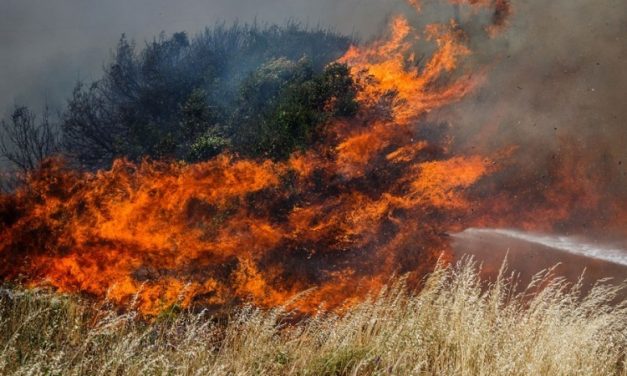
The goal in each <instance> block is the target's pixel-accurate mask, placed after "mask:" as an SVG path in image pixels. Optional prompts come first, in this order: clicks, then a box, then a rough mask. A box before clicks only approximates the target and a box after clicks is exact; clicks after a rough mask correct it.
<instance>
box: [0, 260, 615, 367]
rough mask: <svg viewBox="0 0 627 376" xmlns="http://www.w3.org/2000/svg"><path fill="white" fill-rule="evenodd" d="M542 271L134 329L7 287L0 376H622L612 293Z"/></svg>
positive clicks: (463, 268)
mask: <svg viewBox="0 0 627 376" xmlns="http://www.w3.org/2000/svg"><path fill="white" fill-rule="evenodd" d="M547 273H548V272H547ZM547 273H545V274H543V275H539V276H538V277H537V278H536V280H535V281H534V282H532V284H531V285H530V286H529V287H527V288H526V289H521V288H519V287H516V286H515V283H514V282H513V280H512V279H510V278H505V277H503V278H501V279H500V280H498V281H497V282H495V283H493V284H491V285H489V286H485V285H484V284H482V282H481V280H480V278H479V276H478V268H477V265H476V264H475V263H473V262H472V261H469V260H466V261H465V262H462V263H460V264H458V265H456V266H453V267H440V268H438V269H437V270H436V271H435V272H433V274H432V275H430V276H429V277H428V278H427V279H426V281H425V287H424V288H423V289H422V290H421V291H419V292H416V293H409V292H407V289H405V288H403V284H402V281H400V282H398V283H396V284H394V285H393V286H391V287H390V288H388V289H387V290H386V291H385V292H383V293H382V294H380V295H379V296H377V297H374V298H373V299H371V300H370V301H367V302H364V303H362V304H360V305H359V306H356V307H353V308H351V309H350V310H348V311H347V312H346V313H344V314H342V315H334V314H321V315H319V316H318V317H312V318H308V319H302V320H298V321H295V320H293V318H291V317H290V315H289V314H286V313H285V312H281V311H280V310H274V311H261V310H256V309H254V308H250V307H249V308H242V309H240V310H238V311H234V312H233V313H232V315H230V316H229V317H227V318H225V317H223V318H220V319H216V318H213V317H211V316H210V315H209V314H208V313H206V312H205V313H203V312H201V313H198V312H191V311H190V312H188V311H185V310H182V311H179V310H175V309H173V310H171V311H168V312H165V313H164V314H162V315H161V316H159V317H158V318H155V319H152V320H145V319H141V318H140V317H138V315H137V314H135V313H132V312H130V313H129V312H127V313H124V314H121V313H116V312H114V310H112V309H110V308H107V305H106V303H98V304H97V307H94V304H93V302H90V301H89V300H86V299H81V298H77V297H70V296H60V295H58V294H55V293H52V292H49V291H45V290H27V289H23V288H19V287H15V286H6V285H5V286H4V287H3V289H2V292H1V293H0V374H2V375H136V374H147V375H179V374H180V375H213V374H215V375H286V374H288V375H289V374H297V375H370V374H376V375H627V364H626V354H627V353H626V351H627V302H624V301H623V302H622V303H618V304H617V303H616V297H617V296H618V294H619V289H620V287H616V286H612V285H607V284H599V285H598V286H597V287H595V288H594V289H592V291H591V292H590V293H587V294H583V293H581V286H568V285H567V284H566V283H564V282H563V281H559V280H553V281H552V282H549V281H548V280H547V279H546V278H545V277H546V275H547ZM539 286H542V288H539ZM623 287H624V286H623Z"/></svg>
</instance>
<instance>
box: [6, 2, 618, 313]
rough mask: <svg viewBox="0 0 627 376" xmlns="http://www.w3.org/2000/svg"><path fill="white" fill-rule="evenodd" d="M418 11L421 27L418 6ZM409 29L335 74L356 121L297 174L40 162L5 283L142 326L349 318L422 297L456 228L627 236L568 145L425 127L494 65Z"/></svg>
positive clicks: (493, 17) (461, 45)
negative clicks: (542, 146) (382, 292)
mask: <svg viewBox="0 0 627 376" xmlns="http://www.w3.org/2000/svg"><path fill="white" fill-rule="evenodd" d="M409 3H410V5H411V6H412V8H413V9H414V10H415V12H416V13H417V15H412V17H418V18H419V17H420V12H421V8H424V7H425V6H426V5H424V4H422V5H421V4H420V3H419V2H417V1H415V0H412V1H409ZM448 6H450V7H463V8H464V9H466V10H467V12H466V13H467V15H466V16H467V17H474V16H476V17H479V16H480V15H481V16H485V14H488V15H489V17H483V18H481V19H482V20H486V19H487V20H488V21H487V23H486V24H485V25H482V30H483V33H484V34H485V37H486V39H488V40H489V39H495V40H497V39H498V38H499V37H500V35H501V33H502V32H504V30H505V29H506V27H507V24H508V17H509V16H510V15H511V14H512V12H515V9H511V7H510V4H509V2H507V1H504V0H485V1H484V0H482V1H471V0H465V1H463V0H455V1H453V0H451V1H450V4H448ZM410 19H411V17H409V16H404V15H398V16H396V17H394V18H393V19H392V20H391V22H390V28H389V31H388V32H387V34H386V35H385V36H384V37H382V38H380V39H379V40H376V41H373V42H371V43H368V44H365V45H354V46H352V47H350V49H349V50H348V51H347V52H346V53H345V55H344V56H343V57H341V58H340V59H339V60H338V61H337V63H340V64H346V65H347V66H348V67H349V68H350V72H351V75H352V77H353V79H354V80H355V83H356V86H357V88H358V92H357V101H358V104H359V110H358V113H357V114H356V115H355V116H354V117H352V118H349V119H341V120H338V119H335V120H332V121H330V122H329V123H328V124H325V128H324V137H322V138H321V139H320V140H319V141H317V142H316V144H315V145H314V146H313V147H311V148H308V149H304V150H297V151H295V152H293V153H292V154H291V155H290V156H289V158H287V159H284V160H273V159H267V160H264V159H263V158H256V159H255V158H246V157H241V156H239V155H237V154H235V153H231V152H224V153H222V154H220V155H218V156H217V157H214V158H213V159H210V160H207V161H203V162H198V163H184V162H177V161H172V160H155V159H146V160H144V161H143V162H139V163H134V162H130V161H128V160H126V159H118V160H116V161H115V162H114V163H113V165H112V167H111V168H109V169H104V170H99V171H95V172H86V171H83V170H80V169H77V168H74V167H73V166H72V165H71V164H68V163H66V162H65V161H64V160H63V159H61V158H51V159H48V160H46V161H45V162H44V163H43V164H42V165H41V166H40V167H39V168H38V169H36V170H34V171H32V172H30V173H29V174H28V176H27V177H26V182H25V184H23V185H22V186H20V187H18V188H17V189H16V190H14V191H13V192H10V193H6V194H4V195H2V196H0V260H1V262H0V277H1V278H2V279H3V280H5V281H19V282H21V283H24V284H26V285H28V286H51V287H53V288H54V289H56V290H58V291H61V292H72V293H81V294H84V295H87V296H91V297H94V298H97V299H107V300H109V301H111V302H113V303H115V304H116V305H118V306H120V307H123V306H128V305H130V304H134V305H135V306H136V307H137V308H138V309H139V310H140V311H141V312H142V313H144V314H146V315H155V314H158V313H159V312H161V311H163V310H164V309H167V308H169V307H172V306H173V305H175V304H178V305H180V306H183V307H209V308H213V309H216V310H219V309H222V308H224V307H230V306H234V305H240V304H244V303H250V304H253V305H255V306H258V307H264V308H270V307H278V306H286V307H289V308H290V309H293V310H296V311H298V312H302V313H315V312H317V311H318V310H320V309H324V310H341V309H344V308H346V307H349V306H351V305H353V304H355V303H356V302H359V301H361V300H363V299H364V298H365V297H366V296H368V295H369V294H371V293H373V292H376V291H378V290H379V289H381V288H382V287H383V286H384V285H385V284H386V283H388V282H389V279H390V277H391V276H393V275H408V277H407V278H408V283H409V284H410V285H411V286H417V287H418V286H419V285H420V281H421V280H422V278H423V277H424V276H425V275H426V273H428V272H430V271H432V270H433V268H434V266H435V265H436V263H437V262H438V260H439V261H441V262H445V263H446V262H451V261H452V260H453V253H452V250H451V238H450V236H449V235H448V234H451V233H455V232H459V231H463V230H464V229H469V228H490V227H494V228H517V229H520V230H534V231H540V232H552V231H557V230H560V231H564V230H569V229H573V230H581V229H582V228H583V227H584V226H585V228H586V229H587V230H590V229H592V230H593V229H599V228H612V229H615V230H616V231H618V232H620V231H622V230H621V229H623V230H624V229H625V228H627V214H626V213H627V210H625V209H626V205H625V203H624V202H621V201H619V200H613V199H612V198H611V197H612V196H611V195H608V194H607V192H606V191H605V189H606V187H607V186H608V185H607V184H605V182H604V180H603V179H604V178H603V177H602V176H598V175H600V172H599V171H596V170H595V169H594V168H593V167H592V166H593V165H592V164H591V163H588V162H589V161H588V160H587V159H586V158H587V157H586V156H584V155H582V154H581V153H578V150H577V149H576V147H575V146H572V145H570V144H569V140H568V139H564V140H562V141H561V142H562V143H563V146H562V151H563V153H561V154H560V156H559V157H557V158H549V159H548V160H545V161H543V164H542V165H540V166H539V165H538V164H537V163H527V162H525V161H527V159H525V158H521V157H520V156H521V155H526V153H528V151H527V150H525V149H524V147H523V146H520V145H516V144H504V145H500V147H499V148H498V150H496V151H491V152H480V151H472V149H470V148H467V147H460V146H459V144H460V142H459V140H457V139H456V138H455V135H454V132H452V131H451V125H450V124H448V123H447V122H445V121H442V122H438V121H436V120H437V119H435V120H434V116H429V114H433V113H435V112H437V111H438V110H441V109H444V108H447V107H450V106H455V104H456V103H457V102H459V101H460V100H463V99H464V98H465V97H466V96H468V95H469V94H470V93H472V92H474V91H475V90H477V89H478V88H480V87H481V86H482V85H483V84H484V83H485V82H487V81H489V80H490V66H489V65H485V66H477V65H476V64H466V63H465V62H466V60H467V59H468V58H469V57H470V56H472V54H473V51H472V50H471V47H470V46H471V45H473V44H472V43H471V36H470V35H469V34H467V33H466V32H465V30H464V27H463V22H460V20H459V19H456V18H453V19H451V20H449V21H447V22H444V23H432V24H428V25H427V26H426V27H420V28H418V27H415V26H413V24H412V22H411V21H410ZM425 45H426V46H430V48H429V49H428V51H430V52H429V53H428V54H426V55H425V54H423V53H422V51H420V50H419V48H418V47H417V46H425ZM496 64H498V62H497V63H496ZM486 129H487V128H486ZM482 137H490V135H489V134H483V135H482ZM469 150H470V151H469ZM476 150H479V149H476ZM539 176H542V179H540V178H539ZM536 183H537V184H536ZM600 211H603V213H606V215H604V216H598V215H596V214H598V213H599V212H600Z"/></svg>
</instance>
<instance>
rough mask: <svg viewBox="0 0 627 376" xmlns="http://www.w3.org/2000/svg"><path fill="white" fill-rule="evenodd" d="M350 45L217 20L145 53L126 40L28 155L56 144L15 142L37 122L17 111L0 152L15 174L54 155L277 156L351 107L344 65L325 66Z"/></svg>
mask: <svg viewBox="0 0 627 376" xmlns="http://www.w3.org/2000/svg"><path fill="white" fill-rule="evenodd" d="M350 43H351V40H350V39H349V38H347V37H344V36H340V35H337V34H334V33H332V32H330V31H325V30H308V29H303V28H301V27H300V26H299V25H297V24H294V23H289V24H287V25H286V26H284V27H278V26H271V27H270V26H267V27H261V26H258V25H256V24H255V25H243V26H242V25H238V24H235V25H233V26H231V27H226V26H224V25H217V26H215V27H213V28H208V29H206V30H205V32H204V33H202V34H200V35H197V36H196V37H194V38H191V39H190V38H188V36H187V35H186V34H185V33H176V34H173V35H172V36H171V37H166V36H165V35H163V34H162V35H160V36H159V38H156V39H154V40H153V41H152V42H150V43H146V45H145V47H144V48H143V49H142V50H138V49H137V48H136V46H135V44H134V43H132V42H129V41H128V40H127V39H126V37H125V36H122V38H121V39H120V41H119V43H118V45H117V48H116V49H115V51H114V54H113V57H112V61H111V63H110V64H108V65H107V66H106V67H105V70H104V74H103V77H102V78H101V79H100V80H98V81H96V82H93V83H91V84H85V83H78V84H77V86H76V89H75V90H74V93H73V95H72V97H71V98H70V99H69V101H68V104H67V108H66V109H64V110H63V111H62V112H61V114H60V119H59V121H58V124H55V126H54V127H52V128H54V129H56V130H58V131H60V133H61V134H60V137H57V138H54V141H55V143H54V145H53V146H54V147H52V146H49V145H47V144H46V145H44V146H45V147H38V148H37V150H33V148H32V147H31V146H32V145H31V144H32V143H33V142H39V141H42V140H43V141H45V142H48V141H49V140H52V136H48V135H43V134H39V133H37V134H35V133H34V132H35V131H31V132H29V133H28V135H27V137H29V138H32V139H33V141H27V142H25V141H24V140H22V139H17V140H16V139H15V137H14V136H13V135H14V134H16V133H18V134H20V135H22V133H23V132H22V131H23V130H24V129H25V126H24V125H25V124H30V123H33V122H34V115H33V114H32V112H31V111H30V110H28V109H27V108H24V107H19V108H16V110H15V112H14V113H13V115H12V116H11V120H9V121H5V122H4V123H3V124H2V125H3V127H2V128H3V130H4V134H6V135H8V136H3V137H2V138H1V139H0V141H1V142H0V156H2V157H4V159H6V160H8V161H9V162H11V163H12V164H14V165H16V166H17V167H19V169H20V170H25V169H31V168H32V167H33V166H32V165H33V163H34V164H35V165H36V164H38V163H37V162H39V161H40V160H41V159H42V158H43V157H46V156H49V155H50V154H52V153H56V152H62V153H63V154H64V155H65V156H66V157H67V158H71V159H73V160H74V161H76V162H77V164H78V165H79V166H81V167H83V168H87V169H99V168H107V167H109V166H110V164H111V162H112V161H113V160H114V159H116V158H122V157H123V158H127V159H130V160H133V161H137V160H140V159H143V158H146V157H148V158H155V159H156V158H159V159H162V158H170V159H177V160H186V161H192V162H194V161H200V160H206V159H209V158H212V157H213V156H215V155H217V154H219V153H220V152H222V151H224V150H227V149H228V150H230V151H231V152H234V153H238V154H240V155H243V156H246V157H253V158H257V157H261V158H267V157H269V158H274V159H279V158H283V157H285V156H287V155H289V154H290V153H291V152H292V151H293V150H295V149H297V148H303V147H307V146H310V145H311V144H312V143H313V142H315V141H316V140H317V137H318V136H319V134H320V127H321V125H323V124H324V123H325V122H327V121H328V120H329V119H331V118H333V117H342V116H352V115H353V114H354V113H355V110H356V101H355V87H354V83H353V80H352V78H351V76H350V72H349V70H348V68H347V67H346V66H345V65H339V64H331V63H332V62H333V61H335V60H336V59H337V58H338V57H340V56H341V55H342V54H343V53H344V52H345V51H346V49H347V48H348V46H349V44H350ZM33 124H34V123H33ZM44 124H46V125H49V124H50V122H49V121H48V117H47V116H46V117H45V118H44ZM28 127H29V128H28V129H30V130H37V131H36V132H39V130H38V129H42V130H48V129H51V127H49V126H46V127H35V126H33V125H28ZM31 133H32V134H31ZM44 136H45V139H44ZM38 146H39V145H38Z"/></svg>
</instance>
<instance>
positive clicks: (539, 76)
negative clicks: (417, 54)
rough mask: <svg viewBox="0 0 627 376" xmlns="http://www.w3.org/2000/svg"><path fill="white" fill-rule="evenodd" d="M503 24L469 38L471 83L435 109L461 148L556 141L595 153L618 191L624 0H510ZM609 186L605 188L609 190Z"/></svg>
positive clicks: (622, 170)
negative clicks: (472, 87)
mask: <svg viewBox="0 0 627 376" xmlns="http://www.w3.org/2000/svg"><path fill="white" fill-rule="evenodd" d="M512 7H513V14H512V16H511V17H510V18H509V20H508V23H509V25H508V26H509V27H508V28H507V29H506V30H505V32H504V34H502V35H500V36H498V37H496V38H495V39H493V40H490V41H486V40H485V38H484V37H482V36H481V35H479V34H477V35H471V38H473V43H474V44H475V46H473V48H472V49H473V51H474V52H475V55H474V56H473V57H472V58H471V60H472V62H473V63H477V64H480V65H485V64H487V65H488V72H487V75H488V79H487V80H486V82H485V84H484V85H483V87H482V88H481V89H480V90H477V91H476V92H475V93H473V95H472V96H470V97H467V98H466V99H465V100H464V101H462V103H457V104H455V105H453V106H451V107H449V108H448V109H446V111H444V112H446V113H445V114H443V113H438V114H434V116H435V117H441V116H444V117H446V118H447V119H449V120H450V121H451V123H452V124H453V125H454V127H455V130H456V133H457V139H458V141H459V143H460V144H461V145H462V146H463V147H465V148H469V149H471V148H474V149H482V148H483V149H489V150H495V149H498V148H502V147H503V146H505V145H508V144H516V145H519V146H520V148H521V149H522V150H521V154H525V155H526V157H528V159H529V161H530V162H532V161H533V160H534V159H535V160H536V161H539V160H540V158H539V157H540V155H541V156H542V157H546V156H553V157H558V158H559V157H560V155H563V154H564V153H566V152H570V151H571V150H565V149H564V144H565V143H568V144H569V145H571V147H574V148H575V153H576V154H579V155H581V154H586V155H588V156H589V157H590V159H596V162H594V163H596V166H595V167H597V168H599V169H603V170H604V171H606V172H607V174H612V175H613V176H614V177H615V179H617V180H618V181H619V182H621V183H620V184H619V183H615V185H616V186H620V188H616V189H618V190H622V191H619V192H614V193H619V194H620V195H621V196H622V197H625V194H627V189H625V188H624V187H625V185H624V183H627V169H626V166H627V148H625V145H626V144H627V127H625V126H624V125H625V121H626V120H627V107H626V106H625V93H627V74H625V67H626V66H625V62H626V61H627V43H626V42H627V41H626V40H625V35H627V17H626V16H627V3H625V2H624V1H621V0H601V1H589V0H558V1H550V2H545V1H513V2H512ZM616 189H614V190H616Z"/></svg>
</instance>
